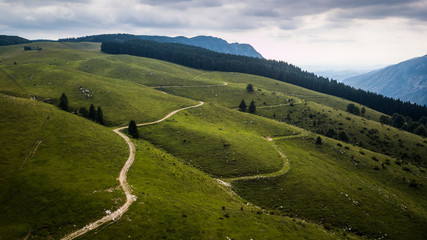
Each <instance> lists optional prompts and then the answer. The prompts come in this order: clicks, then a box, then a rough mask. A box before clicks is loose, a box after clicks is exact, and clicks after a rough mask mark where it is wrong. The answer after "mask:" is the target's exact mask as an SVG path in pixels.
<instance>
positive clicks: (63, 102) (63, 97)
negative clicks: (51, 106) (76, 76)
mask: <svg viewBox="0 0 427 240" xmlns="http://www.w3.org/2000/svg"><path fill="white" fill-rule="evenodd" d="M58 107H59V108H60V109H62V110H64V111H67V112H68V110H69V107H68V98H67V95H65V93H63V94H62V95H61V97H60V98H59V105H58Z"/></svg>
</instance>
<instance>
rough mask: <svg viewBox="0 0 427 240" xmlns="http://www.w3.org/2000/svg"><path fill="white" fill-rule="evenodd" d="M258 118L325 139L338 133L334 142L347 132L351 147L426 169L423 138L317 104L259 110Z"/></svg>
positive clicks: (426, 143) (308, 103) (425, 143)
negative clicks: (262, 117) (328, 135)
mask: <svg viewBox="0 0 427 240" xmlns="http://www.w3.org/2000/svg"><path fill="white" fill-rule="evenodd" d="M257 114H258V115H260V116H264V117H268V118H272V119H276V120H278V121H284V122H287V123H290V124H293V125H296V126H299V127H302V128H304V129H307V130H309V131H312V132H316V133H320V134H323V135H325V134H327V132H328V131H329V130H330V129H332V130H334V132H335V135H334V136H333V137H334V138H338V137H339V133H340V132H341V131H344V132H345V133H346V134H347V135H348V137H349V140H348V142H349V143H350V144H353V145H358V146H360V147H363V148H366V149H369V150H371V151H375V152H378V153H382V154H385V155H388V156H391V157H393V158H395V159H394V160H393V161H396V159H401V160H403V161H406V162H412V163H414V164H417V165H419V166H422V167H424V168H425V167H427V149H426V145H427V142H426V140H425V139H424V138H422V137H421V136H418V135H414V134H411V133H409V132H406V131H402V130H399V129H396V128H393V127H391V126H388V125H382V124H380V123H379V122H376V121H372V120H369V119H367V118H366V117H361V116H355V115H353V114H350V113H347V112H344V111H340V110H337V109H334V108H332V107H329V106H324V105H320V104H317V103H314V102H306V103H304V104H294V105H293V106H290V105H285V106H279V107H274V108H259V109H258V111H257ZM331 137H332V136H331Z"/></svg>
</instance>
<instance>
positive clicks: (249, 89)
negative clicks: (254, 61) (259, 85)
mask: <svg viewBox="0 0 427 240" xmlns="http://www.w3.org/2000/svg"><path fill="white" fill-rule="evenodd" d="M246 91H247V92H248V93H252V92H254V85H252V83H249V84H248V85H247V86H246Z"/></svg>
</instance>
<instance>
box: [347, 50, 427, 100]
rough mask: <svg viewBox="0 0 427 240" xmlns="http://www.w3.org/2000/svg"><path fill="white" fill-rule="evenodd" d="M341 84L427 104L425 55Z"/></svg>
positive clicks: (426, 57) (426, 56)
mask: <svg viewBox="0 0 427 240" xmlns="http://www.w3.org/2000/svg"><path fill="white" fill-rule="evenodd" d="M343 83H345V84H348V85H350V86H353V87H355V88H361V89H364V90H367V91H371V92H376V93H380V94H382V95H385V96H387V97H392V98H396V99H400V100H402V101H410V102H413V103H418V104H420V105H425V104H427V55H424V56H422V57H417V58H413V59H410V60H407V61H404V62H401V63H398V64H395V65H392V66H388V67H386V68H383V69H379V70H375V71H372V72H369V73H366V74H362V75H359V76H355V77H351V78H347V79H345V80H344V81H343Z"/></svg>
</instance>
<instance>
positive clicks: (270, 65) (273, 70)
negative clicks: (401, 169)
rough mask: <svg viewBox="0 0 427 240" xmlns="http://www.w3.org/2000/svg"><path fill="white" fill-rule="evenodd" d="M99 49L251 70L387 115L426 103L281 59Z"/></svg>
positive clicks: (423, 110)
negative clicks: (375, 90)
mask: <svg viewBox="0 0 427 240" xmlns="http://www.w3.org/2000/svg"><path fill="white" fill-rule="evenodd" d="M101 51H102V52H105V53H109V54H129V55H134V56H140V57H149V58H154V59H159V60H163V61H168V62H172V63H176V64H181V65H184V66H187V67H192V68H197V69H203V70H209V71H225V72H240V73H248V74H254V75H259V76H264V77H268V78H273V79H276V80H279V81H283V82H287V83H290V84H294V85H297V86H301V87H304V88H307V89H311V90H314V91H318V92H322V93H326V94H330V95H334V96H337V97H341V98H345V99H348V100H351V101H355V102H358V103H360V104H362V105H365V106H368V107H370V108H372V109H375V110H377V111H380V112H383V113H386V114H389V115H392V114H394V113H399V114H402V115H404V116H409V117H411V118H412V119H414V120H417V119H420V118H421V117H422V116H427V107H426V106H420V105H418V104H414V103H410V102H403V101H401V100H396V99H393V98H389V97H385V96H383V95H380V94H376V93H372V92H367V91H364V90H361V89H355V88H353V87H350V86H347V85H345V84H343V83H339V82H337V81H336V80H330V79H328V78H324V77H319V76H316V75H315V74H313V73H309V72H306V71H303V70H301V68H299V67H296V66H294V65H292V64H288V63H286V62H283V61H276V60H266V59H259V58H252V57H245V56H237V55H230V54H223V53H217V52H213V51H209V50H206V49H203V48H199V47H193V46H187V45H182V44H175V43H159V42H154V41H150V40H128V41H123V42H117V41H111V42H103V43H102V45H101Z"/></svg>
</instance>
